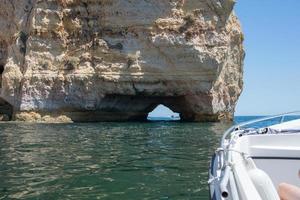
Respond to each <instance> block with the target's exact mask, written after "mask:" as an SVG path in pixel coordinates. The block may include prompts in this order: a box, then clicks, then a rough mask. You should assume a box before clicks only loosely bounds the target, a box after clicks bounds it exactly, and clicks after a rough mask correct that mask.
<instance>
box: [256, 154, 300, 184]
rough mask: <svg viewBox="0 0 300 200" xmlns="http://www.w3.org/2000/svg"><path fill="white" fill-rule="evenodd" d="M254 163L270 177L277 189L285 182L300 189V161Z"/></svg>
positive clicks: (278, 160)
mask: <svg viewBox="0 0 300 200" xmlns="http://www.w3.org/2000/svg"><path fill="white" fill-rule="evenodd" d="M254 162H255V164H256V166H257V167H258V168H259V169H262V170H264V171H265V172H266V173H267V174H268V175H269V177H270V178H271V180H272V182H273V184H274V186H275V187H276V188H278V185H279V184H280V183H283V182H284V183H289V184H293V185H296V186H298V187H300V177H299V170H300V160H280V159H254Z"/></svg>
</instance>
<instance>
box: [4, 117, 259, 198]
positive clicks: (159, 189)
mask: <svg viewBox="0 0 300 200" xmlns="http://www.w3.org/2000/svg"><path fill="white" fill-rule="evenodd" d="M253 118H255V117H237V118H236V119H235V121H236V122H242V121H246V120H249V119H253ZM231 125H232V124H230V123H180V122H164V121H159V122H150V123H82V124H78V123H74V124H30V123H2V124H0V200H2V199H106V200H109V199H116V200H127V199H128V200H132V199H153V200H154V199H208V197H209V192H208V186H207V180H208V167H209V162H210V158H211V156H212V154H213V153H214V151H215V149H216V148H217V147H218V145H219V141H220V138H221V137H222V134H223V132H224V131H225V130H226V129H227V128H229V127H230V126H231Z"/></svg>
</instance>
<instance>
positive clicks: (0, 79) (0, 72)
mask: <svg viewBox="0 0 300 200" xmlns="http://www.w3.org/2000/svg"><path fill="white" fill-rule="evenodd" d="M3 71H4V65H1V64H0V88H2V74H3Z"/></svg>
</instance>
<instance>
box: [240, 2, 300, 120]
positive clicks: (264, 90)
mask: <svg viewBox="0 0 300 200" xmlns="http://www.w3.org/2000/svg"><path fill="white" fill-rule="evenodd" d="M299 9H300V0H285V1H282V0H238V1H237V4H236V6H235V11H236V14H237V15H238V17H239V19H240V21H241V24H242V27H243V31H244V34H245V43H244V45H245V50H246V59H245V66H244V91H243V93H242V95H241V97H240V99H239V102H238V106H237V108H236V115H268V114H276V113H282V112H287V111H293V110H300V11H299Z"/></svg>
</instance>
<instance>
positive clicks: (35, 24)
mask: <svg viewBox="0 0 300 200" xmlns="http://www.w3.org/2000/svg"><path fill="white" fill-rule="evenodd" d="M0 2H1V7H0V26H1V30H0V71H1V67H2V68H4V72H3V73H2V77H1V78H2V80H1V81H2V84H1V87H2V88H1V98H3V99H4V100H6V101H7V102H8V103H10V104H11V105H12V106H13V110H14V114H13V118H14V119H19V120H27V121H28V120H29V121H31V120H33V121H38V120H44V119H54V120H55V119H57V118H59V119H68V120H73V121H126V120H145V119H146V117H147V114H148V112H150V111H151V110H153V109H154V108H155V107H156V106H157V105H158V104H164V105H166V106H168V107H169V108H170V109H172V110H173V111H175V112H179V113H180V114H181V118H182V119H183V120H186V121H218V120H230V119H232V117H233V112H234V109H235V105H236V102H237V100H238V97H239V95H240V93H241V91H242V85H243V81H242V75H243V70H242V66H243V58H244V51H243V46H242V42H243V34H242V32H241V28H240V24H239V22H238V20H237V18H236V16H235V15H234V13H233V11H232V9H233V6H234V1H233V0H163V1H158V0H0Z"/></svg>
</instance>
